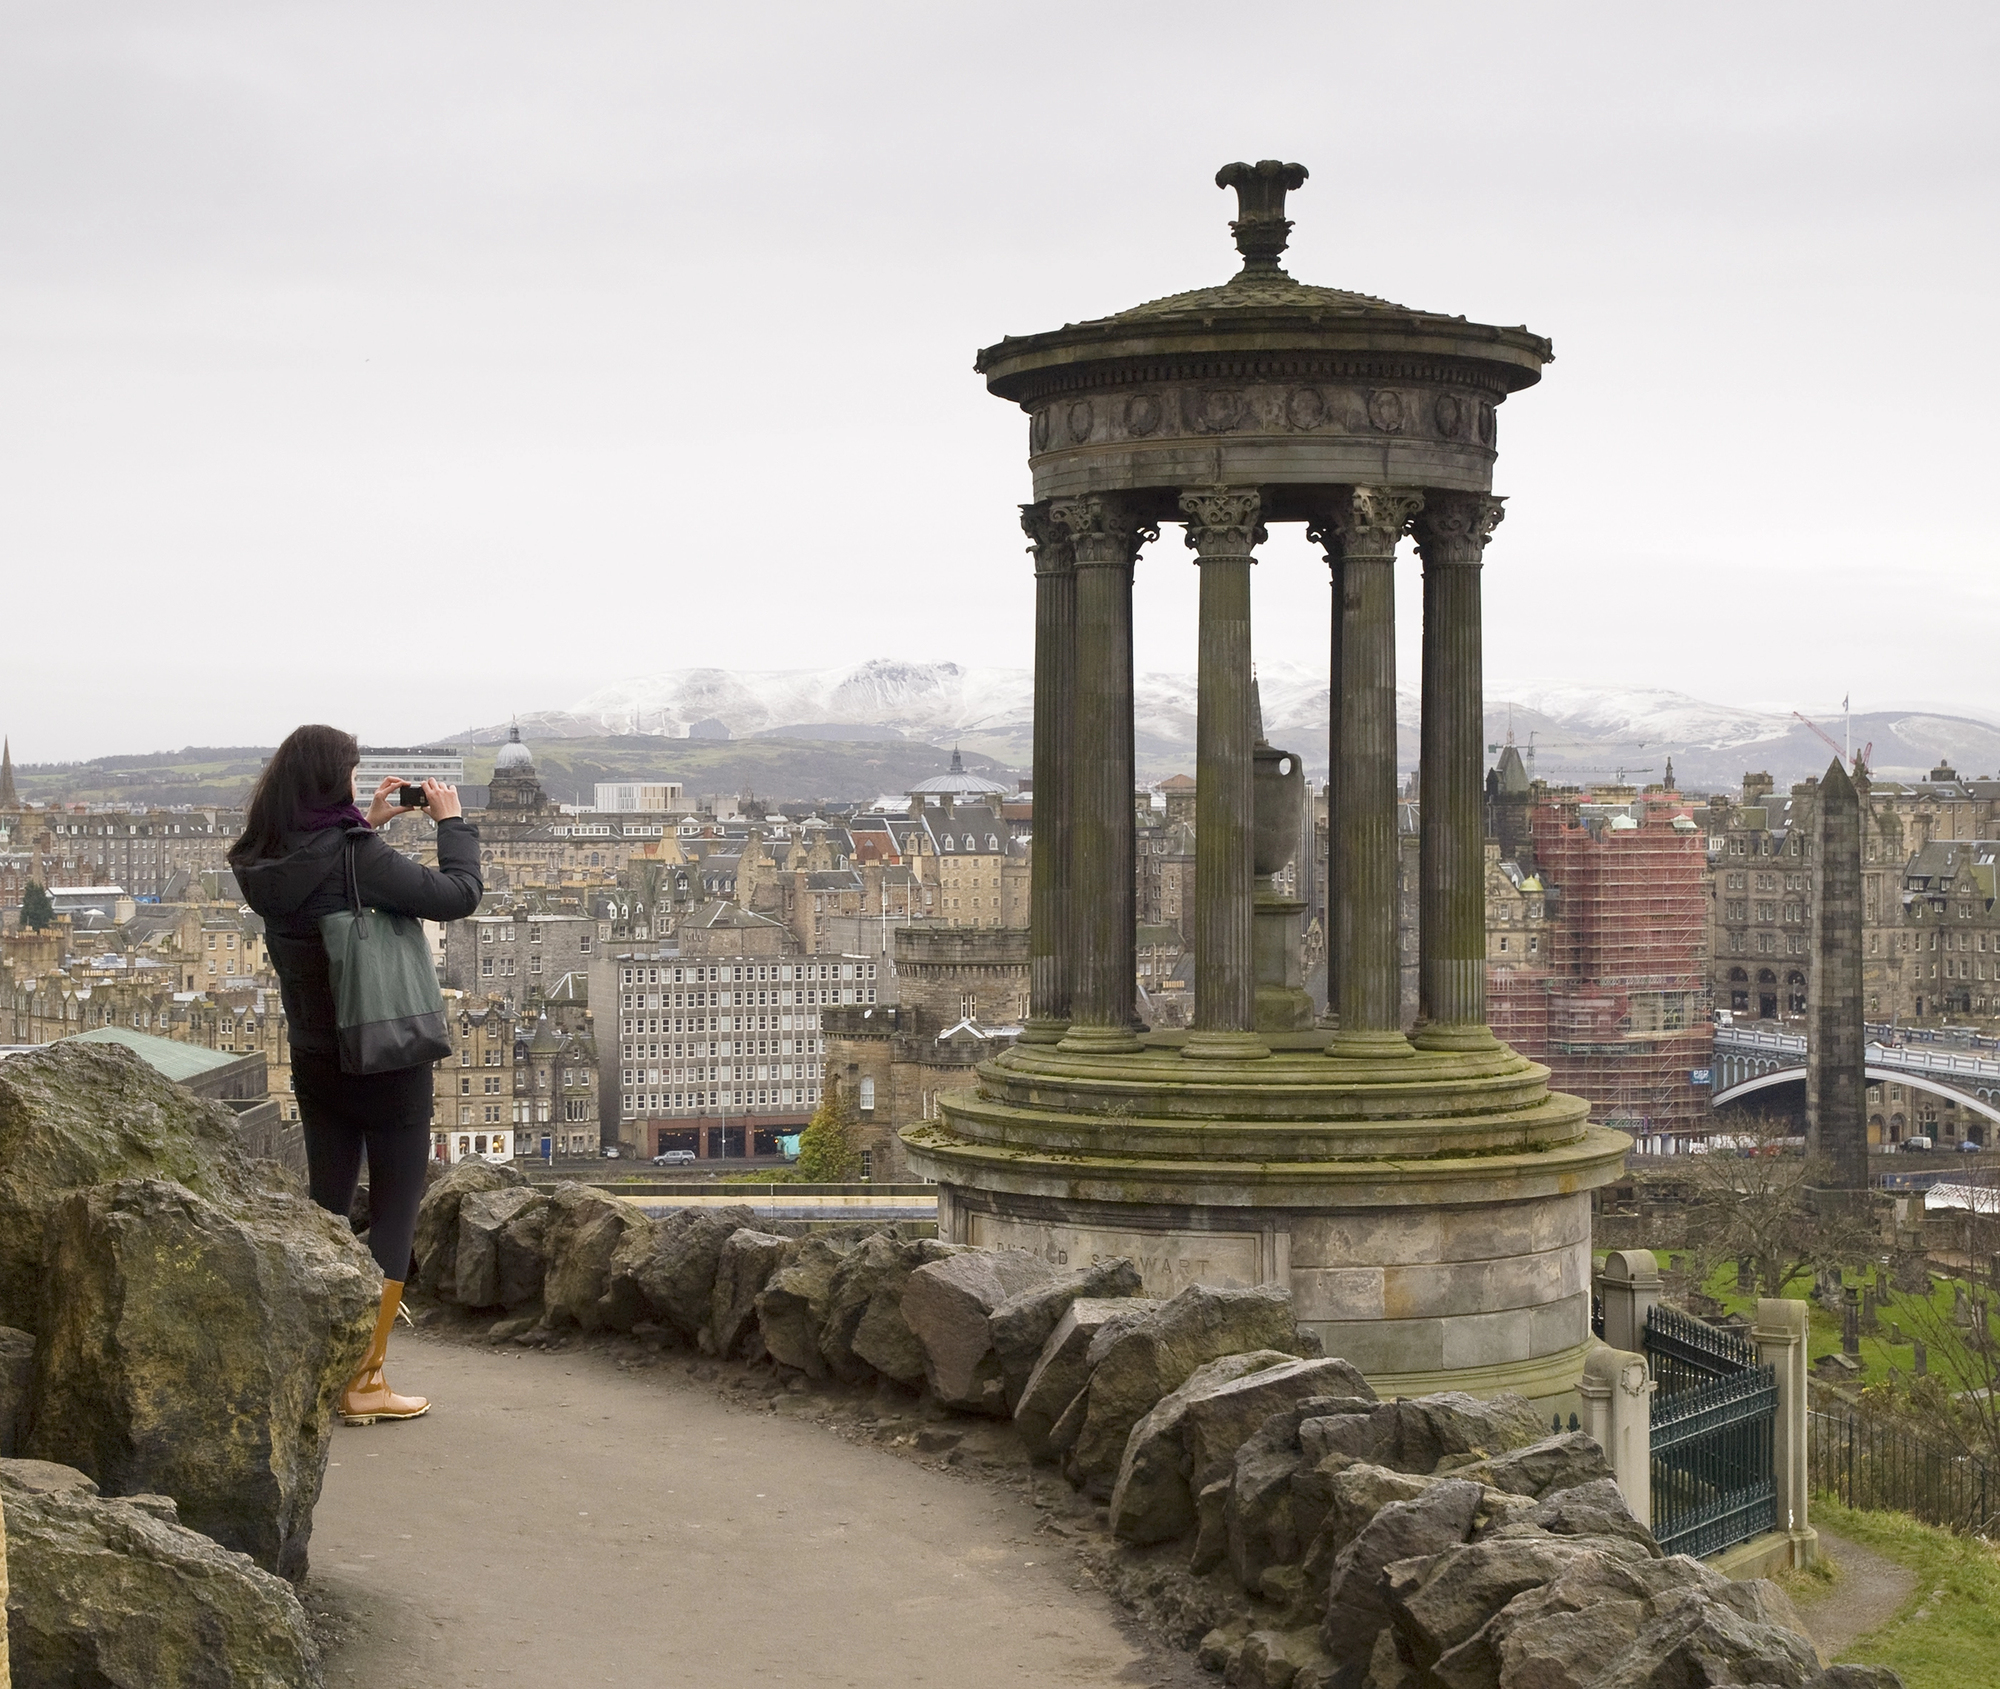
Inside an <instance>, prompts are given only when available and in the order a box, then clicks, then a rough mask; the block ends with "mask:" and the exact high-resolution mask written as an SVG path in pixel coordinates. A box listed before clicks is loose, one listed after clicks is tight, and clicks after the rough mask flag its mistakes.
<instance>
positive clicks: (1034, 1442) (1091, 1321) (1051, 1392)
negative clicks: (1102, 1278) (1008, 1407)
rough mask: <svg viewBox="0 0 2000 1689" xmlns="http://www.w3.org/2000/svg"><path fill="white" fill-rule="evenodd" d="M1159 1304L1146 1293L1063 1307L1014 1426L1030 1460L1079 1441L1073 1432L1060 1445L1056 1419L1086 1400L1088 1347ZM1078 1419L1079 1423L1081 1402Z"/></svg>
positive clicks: (1046, 1456) (1088, 1299)
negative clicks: (1101, 1334) (1110, 1329)
mask: <svg viewBox="0 0 2000 1689" xmlns="http://www.w3.org/2000/svg"><path fill="white" fill-rule="evenodd" d="M1159 1306H1160V1304H1159V1303H1158V1302H1157V1301H1152V1300H1149V1299H1147V1298H1145V1297H1117V1298H1111V1299H1105V1298H1100V1297H1094V1296H1093V1297H1079V1298H1077V1300H1075V1301H1074V1302H1072V1303H1070V1305H1069V1306H1068V1307H1067V1308H1065V1309H1064V1310H1063V1316H1062V1318H1061V1319H1059V1320H1057V1321H1056V1324H1055V1329H1054V1330H1052V1331H1051V1332H1050V1333H1049V1335H1048V1337H1047V1338H1046V1339H1045V1340H1044V1342H1043V1344H1042V1352H1041V1354H1040V1355H1039V1356H1038V1357H1036V1360H1035V1365H1034V1369H1033V1370H1032V1371H1031V1372H1030V1373H1029V1374H1028V1381H1027V1383H1026V1384H1024V1385H1023V1386H1022V1388H1021V1397H1020V1400H1019V1402H1017V1403H1016V1404H1015V1408H1014V1427H1015V1429H1016V1430H1017V1431H1019V1432H1020V1434H1021V1441H1022V1442H1023V1443H1024V1444H1026V1445H1027V1450H1028V1456H1029V1458H1030V1459H1032V1460H1048V1459H1051V1458H1053V1457H1054V1456H1055V1455H1057V1454H1060V1453H1061V1452H1062V1451H1063V1450H1064V1449H1067V1448H1068V1447H1069V1446H1070V1445H1071V1444H1072V1443H1074V1442H1075V1440H1076V1439H1075V1437H1074V1436H1072V1437H1069V1438H1068V1439H1066V1440H1065V1441H1064V1442H1063V1443H1062V1444H1061V1445H1060V1446H1058V1445H1057V1443H1056V1441H1055V1427H1056V1422H1057V1421H1058V1420H1060V1419H1061V1418H1062V1417H1063V1415H1064V1414H1065V1413H1066V1412H1067V1411H1068V1409H1069V1408H1070V1407H1071V1406H1072V1405H1073V1404H1081V1402H1082V1400H1083V1387H1084V1386H1085V1385H1086V1384H1088V1383H1089V1382H1090V1348H1091V1344H1092V1343H1093V1342H1094V1341H1095V1340H1096V1338H1097V1336H1098V1334H1099V1333H1100V1332H1102V1331H1105V1330H1107V1329H1109V1328H1110V1327H1112V1326H1113V1325H1114V1324H1115V1325H1116V1326H1117V1327H1118V1328H1119V1329H1120V1330H1123V1329H1125V1328H1126V1327H1127V1326H1131V1325H1135V1324H1137V1323H1138V1321H1139V1320H1141V1319H1142V1318H1144V1317H1145V1316H1146V1315H1147V1314H1150V1313H1151V1312H1152V1311H1153V1310H1154V1309H1156V1308H1158V1307H1159ZM1077 1417H1078V1424H1079V1425H1080V1424H1081V1421H1082V1409H1081V1406H1080V1405H1079V1406H1078V1416H1077Z"/></svg>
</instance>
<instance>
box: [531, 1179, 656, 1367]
mask: <svg viewBox="0 0 2000 1689" xmlns="http://www.w3.org/2000/svg"><path fill="white" fill-rule="evenodd" d="M653 1230H654V1222H653V1221H651V1220H650V1219H648V1218H647V1217H646V1216H645V1215H644V1214H642V1213H641V1212H640V1211H639V1210H638V1209H636V1208H634V1207H633V1206H632V1205H631V1204H630V1203H629V1202H621V1201H619V1200H618V1198H617V1197H615V1196H610V1195H607V1194H606V1193H605V1192H603V1191H601V1190H598V1189H596V1188H595V1187H594V1186H591V1185H559V1186H557V1187H556V1191H555V1194H554V1195H553V1196H552V1197H551V1198H550V1199H549V1218H548V1232H547V1239H546V1242H545V1244H544V1249H545V1261H546V1272H545V1274H544V1277H543V1280H542V1303H543V1307H544V1309H545V1317H546V1318H547V1320H548V1322H549V1323H550V1324H551V1325H558V1324H564V1323H567V1324H571V1325H578V1326H581V1327H582V1328H583V1329H584V1330H585V1331H600V1330H608V1331H630V1330H631V1329H632V1327H633V1325H634V1324H636V1323H637V1322H638V1320H639V1319H641V1318H642V1317H643V1316H644V1314H645V1306H646V1305H645V1300H644V1298H643V1297H642V1296H641V1294H640V1292H639V1289H638V1286H637V1284H636V1283H635V1282H634V1280H633V1274H634V1273H635V1272H636V1271H637V1269H638V1266H639V1264H640V1263H642V1262H644V1261H645V1260H646V1259H648V1258H649V1257H650V1255H651V1253H652V1233H653ZM635 1234H637V1235H635ZM621 1248H624V1249H625V1255H624V1258H623V1259H622V1260H619V1259H618V1257H619V1252H620V1249H621ZM614 1262H615V1263H616V1265H617V1268H618V1270H617V1271H616V1272H614V1271H613V1266H614Z"/></svg>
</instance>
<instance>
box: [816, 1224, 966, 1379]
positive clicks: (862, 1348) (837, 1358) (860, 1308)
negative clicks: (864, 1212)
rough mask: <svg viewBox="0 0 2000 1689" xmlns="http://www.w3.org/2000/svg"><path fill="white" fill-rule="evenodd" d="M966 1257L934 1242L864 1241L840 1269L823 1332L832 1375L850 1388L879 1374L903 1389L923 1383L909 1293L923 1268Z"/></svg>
mask: <svg viewBox="0 0 2000 1689" xmlns="http://www.w3.org/2000/svg"><path fill="white" fill-rule="evenodd" d="M963 1252H964V1248H963V1245H960V1244H955V1243H941V1242H939V1241H938V1239H936V1238H934V1237H918V1238H895V1237H887V1236H884V1235H882V1234H881V1233H877V1234H875V1235H874V1236H872V1237H865V1238H863V1239H862V1240H861V1245H860V1247H859V1248H858V1249H856V1250H855V1251H854V1253H853V1254H852V1255H850V1256H848V1257H847V1259H846V1260H844V1261H842V1262H841V1263H840V1265H839V1266H838V1267H836V1268H835V1269H834V1273H833V1283H832V1286H831V1290H830V1293H829V1295H828V1297H827V1307H826V1317H825V1319H824V1320H822V1321H821V1323H820V1328H819V1352H820V1358H821V1359H822V1360H823V1361H825V1362H826V1366H827V1370H828V1371H829V1372H831V1373H832V1374H833V1375H834V1377H836V1378H839V1379H842V1380H844V1381H846V1382H847V1383H850V1384H858V1383H860V1382H861V1381H862V1380H864V1379H866V1378H868V1377H869V1376H870V1375H871V1374H872V1373H875V1372H880V1373H881V1374H882V1375H883V1376H884V1377H887V1378H893V1379H895V1380H896V1382H897V1383H899V1384H916V1383H918V1382H920V1381H921V1380H922V1378H923V1376H924V1353H923V1346H922V1345H921V1344H920V1343H918V1341H917V1334H916V1333H915V1332H913V1331H912V1330H911V1329H910V1327H909V1322H908V1321H906V1320H905V1319H904V1318H903V1314H902V1309H903V1291H904V1289H905V1288H906V1287H907V1286H908V1283H909V1278H910V1274H912V1273H913V1272H915V1271H916V1270H917V1269H918V1268H919V1267H926V1266H929V1265H930V1264H931V1263H932V1262H933V1261H945V1260H949V1259H950V1258H951V1257H952V1256H954V1255H958V1254H962V1253H963ZM876 1357H879V1359H877V1358H876ZM883 1362H886V1363H887V1364H886V1365H884V1364H882V1363H883Z"/></svg>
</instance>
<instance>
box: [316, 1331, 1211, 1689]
mask: <svg viewBox="0 0 2000 1689" xmlns="http://www.w3.org/2000/svg"><path fill="white" fill-rule="evenodd" d="M703 1370H704V1372H705V1373H707V1374H710V1375H713V1374H714V1373H715V1369H714V1368H712V1367H710V1368H705V1369H703ZM731 1370H732V1371H733V1370H734V1369H731ZM391 1376H392V1377H393V1379H394V1380H395V1382H396V1384H397V1386H398V1387H399V1388H401V1389H404V1390H412V1391H421V1392H423V1393H425V1394H427V1395H430V1396H431V1397H432V1398H433V1399H434V1401H435V1404H436V1405H435V1406H433V1408H432V1409H431V1412H430V1413H429V1415H428V1416H426V1417H425V1418H423V1419H420V1420H415V1421H412V1422H409V1423H405V1424H400V1425H392V1424H379V1425H374V1426H369V1427H365V1428H347V1427H342V1428H340V1429H339V1430H337V1431H336V1432H335V1434H334V1442H333V1456H332V1460H333V1464H332V1466H331V1467H330V1469H329V1470H328V1472H327V1478H326V1487H325V1491H324V1494H323V1496H322V1498H321V1501H320V1505H319V1509H318V1512H317V1514H316V1516H315V1520H314V1528H313V1539H312V1565H313V1576H312V1581H311V1585H310V1588H309V1600H310V1602H311V1604H312V1605H313V1607H314V1608H315V1610H316V1613H317V1614H318V1616H319V1619H320V1624H321V1629H322V1633H323V1634H326V1635H328V1636H330V1637H331V1638H332V1645H331V1647H330V1650H329V1657H328V1668H327V1680H328V1682H329V1684H331V1685H334V1686H336V1689H337V1686H338V1685H341V1684H345V1683H357V1684H371V1685H373V1684H395V1685H397V1686H398V1689H464V1686H465V1685H468V1684H487V1683H507V1682H513V1683H521V1684H536V1685H544V1684H555V1683H560V1684H563V1685H566V1686H567V1685H577V1684H592V1683H610V1682H618V1683H631V1682H644V1683H671V1684H673V1685H675V1689H707V1686H710V1685H713V1686H717V1689H720V1686H722V1685H730V1686H740V1685H742V1684H746V1683H758V1684H787V1683H789V1684H798V1685H805V1684H812V1685H814V1686H815V1689H823V1686H830V1689H841V1686H845V1685H856V1686H865V1689H875V1686H877V1685H881V1684H897V1685H906V1684H907V1685H925V1684H938V1685H945V1684H949V1685H950V1686H951V1689H989V1686H992V1689H999V1686H1002V1685H1006V1686H1010V1689H1011V1686H1018V1685H1022V1684H1027V1683H1036V1684H1051V1685H1066V1684H1120V1685H1157V1686H1159V1689H1187V1686H1192V1685H1197V1684H1201V1685H1212V1683H1213V1679H1211V1678H1209V1677H1207V1676H1206V1675H1205V1674H1204V1673H1202V1672H1201V1671H1200V1670H1199V1669H1198V1668H1197V1667H1196V1666H1195V1664H1194V1662H1193V1661H1192V1660H1191V1659H1189V1658H1188V1657H1187V1656H1185V1655H1182V1654H1178V1653H1173V1652H1170V1651H1168V1650H1166V1649H1164V1648H1162V1647H1160V1646H1157V1645H1155V1644H1154V1643H1152V1642H1151V1641H1150V1640H1149V1639H1147V1638H1145V1637H1142V1636H1139V1635H1137V1634H1135V1633H1133V1632H1132V1631H1130V1630H1129V1629H1128V1628H1127V1627H1125V1626H1124V1625H1123V1624H1121V1622H1120V1618H1119V1616H1118V1615H1117V1613H1116V1612H1115V1610H1114V1608H1113V1606H1112V1604H1111V1602H1110V1601H1109V1600H1108V1598H1106V1597H1105V1596H1104V1595H1102V1594H1100V1593H1098V1592H1097V1591H1096V1590H1095V1589H1094V1588H1092V1587H1090V1586H1089V1585H1087V1584H1086V1583H1084V1582H1083V1581H1082V1579H1081V1574H1080V1573H1079V1571H1078V1569H1077V1566H1076V1563H1075V1561H1074V1560H1073V1559H1072V1558H1071V1557H1070V1556H1069V1554H1068V1553H1067V1551H1066V1550H1065V1549H1063V1548H1062V1547H1061V1546H1059V1544H1058V1543H1057V1542H1056V1541H1055V1540H1054V1538H1053V1537H1052V1536H1051V1535H1049V1534H1046V1533H1045V1534H1039V1535H1038V1534H1037V1528H1038V1527H1039V1526H1041V1525H1043V1524H1044V1516H1043V1515H1041V1514H1039V1513H1037V1512H1036V1510H1035V1509H1033V1508H1032V1507H1030V1506H1029V1505H1028V1504H1027V1503H1026V1502H1025V1501H1024V1500H1023V1499H1021V1498H1020V1497H1019V1496H1018V1495H1017V1494H1013V1493H1009V1492H1008V1491H1006V1490H1004V1489H999V1488H995V1487H993V1486H992V1485H989V1484H985V1483H980V1482H976V1481H972V1480H970V1479H968V1478H967V1477H964V1476H961V1475H960V1474H958V1473H956V1472H940V1471H934V1470H926V1469H925V1468H924V1467H923V1466H921V1465H919V1464H917V1463H916V1462H915V1461H914V1460H912V1459H910V1458H905V1457H903V1456H899V1455H898V1454H894V1453H891V1452H889V1451H888V1450H887V1449H885V1448H882V1447H879V1446H873V1445H871V1444H868V1443H857V1442H855V1441H850V1440H846V1439H843V1438H842V1437H839V1436H835V1435H833V1434H831V1433H830V1432H829V1431H828V1430H826V1429H823V1428H822V1427H820V1426H818V1425H815V1424H813V1423H811V1422H810V1420H811V1418H812V1417H813V1416H814V1414H815V1413H816V1412H818V1411H820V1410H819V1409H818V1408H817V1407H816V1405H815V1403H814V1402H813V1401H812V1399H811V1398H809V1397H799V1396H789V1397H781V1398H779V1400H778V1402H777V1404H776V1405H772V1404H771V1403H770V1402H769V1401H768V1400H767V1398H766V1396H765V1395H764V1394H762V1393H756V1392H752V1391H743V1392H740V1393H738V1394H736V1395H735V1396H734V1397H733V1399H726V1392H724V1393H718V1390H717V1389H716V1388H715V1387H714V1383H710V1382H701V1381H698V1380H696V1379H694V1378H692V1377H690V1374H689V1369H688V1368H687V1366H686V1365H684V1364H683V1363H681V1362H679V1361H671V1360H670V1361H669V1362H668V1363H666V1364H663V1365H659V1366H656V1367H649V1368H646V1369H644V1370H639V1369H633V1370H630V1371H626V1370H621V1369H620V1367H619V1366H618V1365H617V1364H615V1363H614V1360H613V1359H612V1358H611V1357H610V1356H609V1355H607V1354H603V1353H598V1352H592V1351H590V1350H588V1349H583V1350H569V1351H564V1352H558V1353H549V1354H545V1353H541V1352H531V1351H527V1350H522V1349H518V1348H514V1347H511V1346H509V1347H505V1348H500V1349H488V1348H484V1347H473V1346H468V1345H466V1344H463V1343H458V1342H453V1341H448V1340H444V1339H440V1338H438V1337H435V1336H431V1335H429V1334H426V1333H422V1332H420V1333H417V1334H414V1335H412V1334H408V1333H399V1334H398V1336H397V1339H396V1342H395V1344H394V1346H393V1348H392V1351H391ZM715 1382H719V1383H722V1384H725V1385H726V1384H727V1383H728V1382H729V1376H728V1374H724V1375H722V1376H721V1377H720V1378H719V1379H716V1380H715ZM904 1406H905V1407H906V1408H907V1403H905V1404H904ZM884 1411H885V1412H887V1411H891V1410H889V1409H885V1410H884ZM802 1421H803V1422H802ZM908 1429H909V1431H910V1433H911V1434H912V1435H914V1433H916V1431H917V1430H918V1429H919V1424H918V1422H917V1420H916V1418H915V1416H914V1413H913V1412H912V1417H911V1422H910V1425H909V1428H908Z"/></svg>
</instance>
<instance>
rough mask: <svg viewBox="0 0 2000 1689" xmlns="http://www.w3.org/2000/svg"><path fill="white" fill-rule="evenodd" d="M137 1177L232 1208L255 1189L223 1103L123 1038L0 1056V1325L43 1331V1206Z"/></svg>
mask: <svg viewBox="0 0 2000 1689" xmlns="http://www.w3.org/2000/svg"><path fill="white" fill-rule="evenodd" d="M132 1178H139V1179H170V1180H172V1181H173V1182H175V1183H176V1184H179V1185H181V1186H183V1187H185V1188H186V1189H188V1190H190V1191H193V1192H194V1193H195V1194H196V1195H197V1196H200V1197H203V1198H205V1199H206V1200H208V1201H210V1202H212V1203H216V1204H218V1205H220V1206H222V1207H224V1208H231V1209H235V1208H241V1207H243V1206H244V1205H245V1204H247V1203H249V1202H251V1201H252V1200H253V1199H254V1197H255V1195H256V1193H257V1191H258V1189H259V1184H258V1180H257V1177H256V1172H255V1169H254V1167H253V1166H252V1164H251V1161H250V1158H249V1157H248V1156H247V1155H246V1154H245V1153H244V1151H243V1148H242V1144H241V1142H240V1140H239V1139H238V1136H237V1131H236V1125H235V1120H234V1117H233V1116H232V1115H231V1114H230V1113H229V1111H228V1110H227V1109H225V1108H224V1107H222V1105H221V1104H219V1103H212V1102H204V1101H203V1100H202V1099H200V1098H199V1097H196V1096H194V1095H193V1094H192V1093H190V1092H188V1091H184V1090H182V1089H181V1088H180V1087H179V1086H178V1085H175V1084H173V1083H172V1082H171V1081H169V1080H168V1079H167V1078H166V1077H165V1076H164V1075H162V1074H160V1073H158V1072H156V1071H155V1070H154V1069H153V1068H151V1067H149V1066H148V1065H147V1064H146V1063H145V1062H143V1061H142V1060H140V1059H139V1057H138V1056H136V1055H134V1054H133V1053H132V1052H131V1051H130V1050H128V1049H125V1048H124V1047H123V1046H122V1045H117V1044H79V1043H75V1042H64V1043H59V1044H51V1045H48V1046H46V1047H45V1048H43V1049H38V1050H31V1051H29V1052H28V1053H27V1054H26V1055H20V1056H15V1057H14V1058H13V1059H12V1060H10V1061H7V1062H4V1063H0V1325H11V1326H16V1327H19V1328H21V1329H23V1330H27V1331H34V1330H36V1329H38V1328H37V1325H36V1321H37V1320H38V1319H39V1317H40V1314H39V1311H38V1310H39V1306H40V1300H41V1297H40V1291H41V1278H42V1227H43V1222H44V1221H45V1219H46V1218H47V1215H48V1212H49V1210H50V1209H51V1208H52V1207H53V1206H54V1205H55V1204H56V1203H58V1202H60V1201H62V1200H63V1198H64V1197H66V1196H67V1195H68V1194H69V1193H70V1192H72V1191H75V1190H81V1189H84V1188H86V1187H88V1186H91V1185H101V1184H106V1183H109V1182H111V1181H112V1180H116V1179H132Z"/></svg>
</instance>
